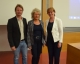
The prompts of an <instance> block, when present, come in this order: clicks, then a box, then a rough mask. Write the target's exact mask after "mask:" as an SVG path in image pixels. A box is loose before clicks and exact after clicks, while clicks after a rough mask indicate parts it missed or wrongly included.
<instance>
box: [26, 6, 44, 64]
mask: <svg viewBox="0 0 80 64" xmlns="http://www.w3.org/2000/svg"><path fill="white" fill-rule="evenodd" d="M31 15H32V20H30V21H29V22H28V32H27V41H28V47H29V48H30V49H31V52H32V64H38V62H39V58H40V54H41V52H42V45H44V37H45V36H44V30H43V22H42V21H41V20H39V19H40V10H39V9H37V8H35V9H33V11H32V13H31Z"/></svg>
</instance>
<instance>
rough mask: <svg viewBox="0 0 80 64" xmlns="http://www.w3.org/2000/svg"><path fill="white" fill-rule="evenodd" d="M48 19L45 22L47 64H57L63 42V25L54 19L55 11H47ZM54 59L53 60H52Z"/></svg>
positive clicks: (51, 8) (52, 9)
mask: <svg viewBox="0 0 80 64" xmlns="http://www.w3.org/2000/svg"><path fill="white" fill-rule="evenodd" d="M47 14H48V15H49V19H48V20H47V21H46V25H45V26H46V45H47V47H48V54H49V64H53V60H54V64H59V59H60V52H61V47H62V42H63V25H62V21H61V19H59V18H57V17H55V9H54V8H53V7H50V8H48V9H47ZM53 58H54V59H53Z"/></svg>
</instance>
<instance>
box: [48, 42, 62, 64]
mask: <svg viewBox="0 0 80 64" xmlns="http://www.w3.org/2000/svg"><path fill="white" fill-rule="evenodd" d="M58 43H59V42H55V43H54V42H47V47H48V55H49V64H53V60H54V64H59V59H60V52H61V47H60V48H58Z"/></svg>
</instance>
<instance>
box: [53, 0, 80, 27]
mask: <svg viewBox="0 0 80 64" xmlns="http://www.w3.org/2000/svg"><path fill="white" fill-rule="evenodd" d="M78 1H79V2H78ZM70 2H71V0H53V7H54V8H55V10H56V16H57V17H59V18H61V19H62V21H63V26H64V27H80V17H79V19H69V16H70V14H72V15H73V16H74V14H75V16H80V11H79V10H80V4H79V3H80V0H72V2H71V3H72V4H74V6H72V7H71V5H72V4H71V3H70ZM77 4H78V5H77ZM75 6H76V7H75ZM70 7H71V8H70ZM78 7H79V8H78ZM71 10H72V11H71ZM73 11H74V13H73Z"/></svg>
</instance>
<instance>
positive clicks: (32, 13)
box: [31, 8, 41, 19]
mask: <svg viewBox="0 0 80 64" xmlns="http://www.w3.org/2000/svg"><path fill="white" fill-rule="evenodd" d="M35 12H39V14H41V13H40V10H39V9H37V8H34V9H33V10H32V12H31V18H32V19H33V15H34V13H35Z"/></svg>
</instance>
